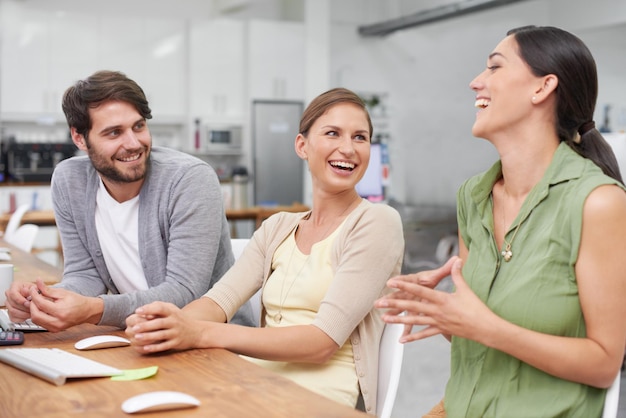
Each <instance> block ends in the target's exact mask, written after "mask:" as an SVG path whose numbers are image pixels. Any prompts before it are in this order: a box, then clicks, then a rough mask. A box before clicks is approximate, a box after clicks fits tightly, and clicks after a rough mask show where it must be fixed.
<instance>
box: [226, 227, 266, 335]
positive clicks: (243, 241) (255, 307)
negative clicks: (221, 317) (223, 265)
mask: <svg viewBox="0 0 626 418" xmlns="http://www.w3.org/2000/svg"><path fill="white" fill-rule="evenodd" d="M248 242H250V240H249V239H247V238H231V240H230V245H231V246H232V247H233V255H234V256H235V260H237V259H238V258H239V256H241V253H243V249H244V248H246V245H248ZM250 305H251V306H252V315H253V319H254V323H255V324H256V325H257V326H260V325H261V289H259V290H258V291H257V292H256V293H255V294H254V295H252V297H251V298H250Z"/></svg>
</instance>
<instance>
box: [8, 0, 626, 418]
mask: <svg viewBox="0 0 626 418" xmlns="http://www.w3.org/2000/svg"><path fill="white" fill-rule="evenodd" d="M526 24H535V25H553V26H559V27H562V28H564V29H566V30H569V31H572V32H573V33H575V34H576V35H578V36H579V37H580V38H581V39H583V41H585V42H586V43H587V45H588V46H589V48H590V49H591V51H592V53H593V54H594V56H595V58H596V61H597V65H598V70H599V80H600V89H599V92H600V94H599V98H598V107H597V109H596V115H595V120H596V124H597V125H598V126H599V127H601V128H602V130H603V131H604V132H606V135H607V139H609V141H610V142H611V144H612V145H613V146H614V148H615V150H616V152H617V154H618V159H619V160H620V164H621V165H622V170H623V171H624V170H626V167H625V163H626V134H624V130H626V77H624V76H623V74H624V68H626V2H624V1H623V0H596V1H594V2H589V1H586V0H333V1H330V0H211V1H209V0H162V1H152V0H108V1H106V2H102V1H95V0H0V136H1V139H2V158H1V159H0V180H1V182H0V213H6V212H11V211H12V210H14V209H15V208H16V207H18V206H19V205H21V204H23V203H30V204H31V207H32V208H33V209H40V210H48V209H50V196H49V185H48V182H49V176H50V173H51V170H52V169H53V168H54V165H55V164H56V163H57V162H58V161H60V160H61V159H63V158H67V157H68V156H70V155H72V154H73V149H72V148H71V147H70V149H68V147H67V142H68V132H67V126H66V124H65V120H64V118H63V115H62V113H61V108H60V100H61V95H62V94H63V92H64V90H65V89H66V88H67V87H68V86H69V85H71V84H72V83H73V82H74V81H75V80H77V79H79V78H84V77H86V76H87V75H89V74H91V73H93V72H94V71H96V70H99V69H104V68H106V69H112V70H120V71H123V72H125V73H126V74H127V75H128V76H129V77H131V78H133V79H135V80H136V81H137V82H138V83H139V84H140V85H141V86H142V87H143V88H144V89H145V91H146V94H147V96H148V98H149V100H150V104H151V107H152V110H153V116H154V118H153V119H152V120H151V121H150V127H151V130H152V133H153V139H154V143H155V144H157V145H165V146H169V147H174V148H178V149H181V150H183V151H186V152H189V153H192V154H194V155H197V156H199V157H200V158H203V159H205V160H207V161H208V162H210V163H211V164H212V165H213V167H214V168H215V169H216V171H217V172H218V175H219V176H220V179H221V181H222V184H223V190H224V198H225V205H227V207H230V208H233V207H237V208H239V207H242V206H244V207H245V206H257V205H274V204H279V205H289V204H291V203H293V202H294V201H298V202H302V203H304V204H309V203H310V196H309V187H308V184H305V183H303V181H304V180H303V179H306V178H307V177H308V176H303V175H302V170H305V169H306V168H305V167H304V166H303V165H302V164H301V162H300V161H299V160H297V157H296V156H295V154H294V153H293V146H292V142H293V138H294V137H295V134H296V133H297V125H298V119H299V112H300V110H301V109H302V106H304V105H306V104H307V103H308V101H309V100H310V99H312V98H313V97H314V96H316V95H317V94H319V93H320V92H322V91H324V90H327V89H329V88H331V87H335V86H344V87H347V88H350V89H352V90H354V91H356V92H358V93H359V94H360V95H361V96H362V97H363V98H364V99H365V100H366V101H367V103H368V106H369V109H370V112H371V114H372V118H373V122H374V126H375V128H374V129H375V137H374V140H375V142H376V143H377V146H376V152H375V153H374V155H375V158H376V161H374V163H373V164H372V167H374V168H373V169H372V170H373V171H372V172H371V173H370V175H368V177H367V179H368V183H367V184H363V185H362V187H361V189H360V190H361V191H362V194H363V195H364V196H366V197H368V198H370V199H372V200H375V201H385V202H388V203H389V204H392V205H394V206H395V207H396V208H398V210H399V211H400V213H401V215H402V216H403V221H404V225H405V235H406V242H407V251H406V260H405V271H414V270H417V269H421V268H428V267H430V266H433V265H436V264H437V263H438V262H440V260H441V259H442V258H445V257H446V256H447V255H449V254H450V253H453V252H454V251H455V247H454V235H455V233H456V221H455V193H456V189H457V188H458V186H459V185H460V184H461V182H462V181H463V180H464V179H465V178H467V177H469V176H471V175H473V174H475V173H477V172H479V171H482V170H484V169H486V168H487V167H489V166H490V164H491V163H492V162H493V161H494V160H495V159H496V158H497V156H496V154H495V151H494V150H493V148H492V147H490V146H489V145H488V144H486V143H485V141H483V140H481V139H476V138H473V137H472V136H471V126H472V123H473V121H474V114H475V110H474V107H473V104H474V94H473V93H472V91H471V90H470V89H469V86H468V85H469V82H470V80H471V79H472V78H473V77H474V76H475V75H476V74H477V73H478V72H479V71H481V70H482V69H483V68H484V66H485V63H486V57H487V55H488V53H489V52H490V51H491V49H492V48H493V46H494V45H495V44H496V43H497V42H498V41H499V40H500V39H501V38H502V37H503V36H504V35H505V33H506V31H507V30H508V29H510V28H513V27H516V26H521V25H526ZM270 176H272V177H270ZM270 178H272V180H268V179H270ZM287 190H289V193H281V191H287ZM253 227H254V226H250V225H248V226H247V229H246V225H244V226H243V229H239V232H240V235H247V234H250V233H251V228H253ZM42 229H45V228H42ZM44 232H45V231H44ZM52 234H53V232H52ZM50 239H53V238H50ZM41 241H42V242H41V243H40V246H42V247H45V246H46V245H48V246H49V247H54V245H55V244H49V243H48V244H46V243H45V241H46V238H45V235H42V239H41ZM52 262H54V260H53V261H52ZM447 349H448V347H447V343H446V342H444V341H443V340H441V339H436V338H435V339H431V340H428V341H424V342H421V343H418V344H411V345H410V346H409V347H407V354H406V356H405V363H407V365H406V367H405V369H404V370H403V377H402V379H403V380H402V387H401V390H400V393H399V396H398V399H397V402H396V409H395V413H394V416H397V417H409V416H419V414H420V413H422V412H424V411H426V410H427V409H428V408H429V407H430V406H431V405H432V404H434V403H436V402H437V401H438V398H439V397H440V396H441V394H442V393H443V384H444V382H445V381H446V379H447V373H448V371H447V369H446V367H447V355H448V353H447V351H446V350H447ZM622 386H624V385H622ZM622 404H623V402H622ZM622 416H626V414H624V415H622Z"/></svg>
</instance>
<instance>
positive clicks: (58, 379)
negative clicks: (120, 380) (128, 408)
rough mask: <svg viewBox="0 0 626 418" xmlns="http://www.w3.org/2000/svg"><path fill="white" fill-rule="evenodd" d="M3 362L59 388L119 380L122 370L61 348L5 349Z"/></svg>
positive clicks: (0, 355)
mask: <svg viewBox="0 0 626 418" xmlns="http://www.w3.org/2000/svg"><path fill="white" fill-rule="evenodd" d="M0 361H2V362H4V363H6V364H9V365H11V366H13V367H15V368H17V369H20V370H22V371H25V372H27V373H30V374H32V375H34V376H37V377H39V378H41V379H43V380H46V381H48V382H50V383H54V384H55V385H57V386H61V385H63V384H64V383H65V381H66V380H67V379H70V378H86V377H103V376H116V375H120V374H122V373H123V371H122V370H119V369H116V368H115V367H111V366H107V365H106V364H103V363H100V362H97V361H94V360H91V359H88V358H85V357H82V356H79V355H77V354H73V353H70V352H69V351H65V350H61V349H58V348H43V347H37V348H27V347H20V348H3V349H0Z"/></svg>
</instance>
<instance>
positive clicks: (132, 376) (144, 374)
mask: <svg viewBox="0 0 626 418" xmlns="http://www.w3.org/2000/svg"><path fill="white" fill-rule="evenodd" d="M158 370H159V366H151V367H145V368H143V369H132V370H124V373H123V374H120V375H117V376H112V377H111V380H118V381H125V380H141V379H146V378H148V377H152V376H154V375H155V374H156V373H157V371H158Z"/></svg>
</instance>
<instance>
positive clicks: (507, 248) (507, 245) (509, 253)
mask: <svg viewBox="0 0 626 418" xmlns="http://www.w3.org/2000/svg"><path fill="white" fill-rule="evenodd" d="M504 215H505V213H504V205H502V229H503V233H504V235H503V236H502V241H504V249H503V250H502V252H501V253H500V254H502V258H504V261H506V262H509V261H511V259H512V258H513V250H512V248H511V247H512V245H513V241H514V240H515V237H516V236H517V232H518V231H519V228H520V226H521V225H522V221H523V220H524V218H525V217H526V216H525V215H524V216H522V217H521V218H520V220H519V222H518V223H517V225H516V226H515V230H514V231H513V236H512V237H511V241H507V240H506V219H505V216H504Z"/></svg>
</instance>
